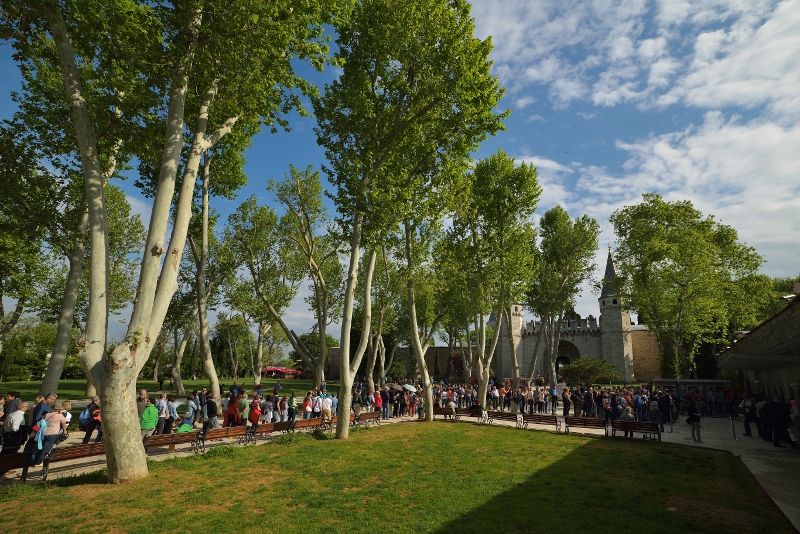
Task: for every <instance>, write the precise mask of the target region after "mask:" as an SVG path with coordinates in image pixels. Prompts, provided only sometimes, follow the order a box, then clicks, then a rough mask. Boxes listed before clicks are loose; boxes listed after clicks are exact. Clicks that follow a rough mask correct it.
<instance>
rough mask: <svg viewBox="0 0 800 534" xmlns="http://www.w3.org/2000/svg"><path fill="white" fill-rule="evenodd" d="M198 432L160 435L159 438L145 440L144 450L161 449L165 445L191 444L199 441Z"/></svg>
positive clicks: (152, 437)
mask: <svg viewBox="0 0 800 534" xmlns="http://www.w3.org/2000/svg"><path fill="white" fill-rule="evenodd" d="M197 434H198V432H180V433H176V434H159V435H157V436H150V437H149V438H147V439H145V440H144V448H145V449H146V448H148V447H161V446H164V445H174V444H180V443H189V442H191V441H195V440H196V439H197Z"/></svg>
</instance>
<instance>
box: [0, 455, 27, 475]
mask: <svg viewBox="0 0 800 534" xmlns="http://www.w3.org/2000/svg"><path fill="white" fill-rule="evenodd" d="M26 458H30V454H28V453H24V452H16V453H14V454H3V455H2V456H0V470H2V471H5V470H7V469H16V468H18V467H24V466H25V459H26Z"/></svg>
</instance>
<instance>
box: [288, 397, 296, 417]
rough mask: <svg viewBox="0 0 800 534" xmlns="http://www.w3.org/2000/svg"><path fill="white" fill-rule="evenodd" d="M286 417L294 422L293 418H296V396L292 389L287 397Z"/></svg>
mask: <svg viewBox="0 0 800 534" xmlns="http://www.w3.org/2000/svg"><path fill="white" fill-rule="evenodd" d="M287 417H288V418H289V421H291V422H294V420H295V419H297V397H296V396H295V393H294V391H292V395H291V396H290V397H289V410H288V412H287Z"/></svg>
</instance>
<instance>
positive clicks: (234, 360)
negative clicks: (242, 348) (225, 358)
mask: <svg viewBox="0 0 800 534" xmlns="http://www.w3.org/2000/svg"><path fill="white" fill-rule="evenodd" d="M228 354H229V356H230V359H231V374H232V375H233V376H232V378H233V381H234V382H235V381H237V380H238V379H239V357H238V356H239V355H238V354H236V355H235V356H234V349H233V342H232V341H231V331H230V329H228Z"/></svg>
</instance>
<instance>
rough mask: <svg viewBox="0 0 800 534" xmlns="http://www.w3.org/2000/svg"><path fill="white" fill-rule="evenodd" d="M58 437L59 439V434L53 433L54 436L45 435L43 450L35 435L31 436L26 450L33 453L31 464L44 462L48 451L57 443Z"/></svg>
mask: <svg viewBox="0 0 800 534" xmlns="http://www.w3.org/2000/svg"><path fill="white" fill-rule="evenodd" d="M57 439H58V434H53V435H52V436H44V437H43V438H42V448H41V450H39V449H38V444H37V442H36V439H35V436H34V437H32V438H30V439H29V440H28V443H26V444H25V452H26V453H28V454H30V455H31V458H30V463H31V465H37V464H40V463H42V462H44V457H45V456H47V453H48V452H50V449H52V448H53V445H54V444H55V442H56V440H57Z"/></svg>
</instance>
